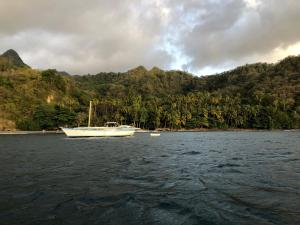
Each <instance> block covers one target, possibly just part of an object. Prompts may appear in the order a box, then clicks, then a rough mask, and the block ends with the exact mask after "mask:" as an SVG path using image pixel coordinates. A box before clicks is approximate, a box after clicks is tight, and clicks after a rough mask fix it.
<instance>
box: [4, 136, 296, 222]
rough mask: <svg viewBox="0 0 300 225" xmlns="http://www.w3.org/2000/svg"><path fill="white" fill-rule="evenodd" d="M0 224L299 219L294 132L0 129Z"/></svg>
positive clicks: (272, 220)
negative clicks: (130, 133)
mask: <svg viewBox="0 0 300 225" xmlns="http://www.w3.org/2000/svg"><path fill="white" fill-rule="evenodd" d="M0 224H1V225H19V224H20V225H21V224H22V225H44V224H45V225H48V224H51V225H60V224H61V225H85V224H86V225H94V224H99V225H110V224H115V225H122V224H126V225H130V224H137V225H142V224H149V225H150V224H158V225H159V224H161V225H164V224H166V225H169V224H170V225H177V224H203V225H206V224H221V225H222V224H228V225H235V224H238V225H243V224H248V225H254V224H258V225H269V224H280V225H284V224H290V225H297V224H300V132H284V131H275V132H270V131H269V132H174V133H172V132H169V133H161V136H160V137H150V135H149V133H138V134H136V135H135V136H134V137H129V138H77V139H76V138H75V139H74V138H73V139H71V138H67V137H65V136H64V135H63V134H47V135H45V134H44V135H43V134H39V135H38V134H31V135H0Z"/></svg>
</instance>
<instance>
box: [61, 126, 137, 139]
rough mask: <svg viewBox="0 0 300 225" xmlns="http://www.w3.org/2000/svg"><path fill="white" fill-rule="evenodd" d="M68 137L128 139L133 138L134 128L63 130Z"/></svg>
mask: <svg viewBox="0 0 300 225" xmlns="http://www.w3.org/2000/svg"><path fill="white" fill-rule="evenodd" d="M62 130H63V132H64V133H65V134H66V135H67V136H68V137H126V136H133V135H134V133H135V129H134V128H110V127H99V128H62Z"/></svg>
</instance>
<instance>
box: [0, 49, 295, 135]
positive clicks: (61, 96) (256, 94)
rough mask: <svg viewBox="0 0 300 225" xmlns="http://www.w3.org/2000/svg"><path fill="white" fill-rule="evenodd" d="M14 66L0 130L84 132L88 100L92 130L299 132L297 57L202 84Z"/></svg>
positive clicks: (5, 84)
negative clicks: (110, 126) (107, 125)
mask: <svg viewBox="0 0 300 225" xmlns="http://www.w3.org/2000/svg"><path fill="white" fill-rule="evenodd" d="M3 55H4V57H6V58H9V56H8V57H7V54H3ZM3 55H2V56H1V57H3ZM8 55H15V54H13V52H11V51H10V52H9V54H8ZM22 63H23V62H22V60H21V59H20V60H18V59H17V57H13V60H11V64H10V65H13V66H8V67H5V68H4V67H2V71H1V72H0V130H1V129H14V128H18V129H29V130H36V129H55V128H57V127H59V126H65V125H68V126H77V125H85V124H86V122H87V108H88V107H87V106H88V102H89V100H90V99H93V102H94V110H93V115H94V117H93V123H94V125H101V124H103V122H105V121H118V122H120V123H126V124H134V125H135V126H138V127H144V128H151V129H153V128H157V127H165V128H173V129H177V128H200V127H206V128H259V129H272V128H281V129H288V128H300V57H299V56H297V57H295V56H294V57H287V58H285V59H284V60H282V61H280V62H279V63H277V64H265V63H257V64H251V65H245V66H241V67H238V68H236V69H234V70H231V71H227V72H224V73H221V74H217V75H212V76H206V77H195V76H193V75H191V74H188V73H185V72H182V71H163V70H161V69H159V68H153V69H151V70H149V71H148V70H146V69H145V68H144V67H142V66H139V67H137V68H135V69H132V70H129V71H128V72H126V73H99V74H96V75H86V76H69V75H68V74H66V73H59V72H57V71H56V70H46V71H38V70H33V69H30V68H29V67H28V66H26V65H25V64H24V65H23V64H22ZM1 121H2V122H1ZM1 124H2V125H1Z"/></svg>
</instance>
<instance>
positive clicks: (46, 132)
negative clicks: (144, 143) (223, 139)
mask: <svg viewBox="0 0 300 225" xmlns="http://www.w3.org/2000/svg"><path fill="white" fill-rule="evenodd" d="M226 131H228V132H263V131H269V132H274V131H275V132H276V131H286V132H299V131H300V129H272V130H268V129H240V128H227V129H218V128H212V129H208V128H198V129H174V130H171V129H165V128H158V129H155V130H143V129H140V130H137V131H136V133H151V132H161V133H168V132H226ZM63 133H64V132H63V131H61V130H57V131H53V130H41V131H21V130H15V131H0V135H22V134H23V135H24V134H63Z"/></svg>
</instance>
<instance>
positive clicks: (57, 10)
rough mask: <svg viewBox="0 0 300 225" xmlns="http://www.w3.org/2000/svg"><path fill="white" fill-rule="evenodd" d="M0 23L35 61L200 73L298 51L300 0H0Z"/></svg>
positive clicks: (3, 46)
mask: <svg viewBox="0 0 300 225" xmlns="http://www.w3.org/2000/svg"><path fill="white" fill-rule="evenodd" d="M0 28H1V29H0V51H1V52H4V51H5V50H7V49H10V48H12V49H15V50H16V51H17V52H18V53H19V54H20V56H21V57H22V58H23V60H24V61H25V63H27V64H29V65H30V66H32V67H34V68H40V69H46V68H56V69H58V70H63V71H67V72H69V73H72V74H86V73H91V74H93V73H97V72H100V71H106V72H108V71H114V72H117V71H119V72H123V71H127V70H128V69H131V68H133V67H136V66H138V65H144V66H145V67H146V68H149V69H150V68H151V67H153V66H158V67H160V68H163V69H181V70H185V71H189V72H192V73H195V74H197V75H202V74H212V73H216V72H222V71H224V70H228V69H232V68H234V67H236V66H239V65H242V64H245V63H254V62H258V61H263V62H277V61H278V60H279V59H281V58H284V57H286V56H288V55H298V54H300V1H299V0H285V1H281V0H86V1H83V0H0Z"/></svg>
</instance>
